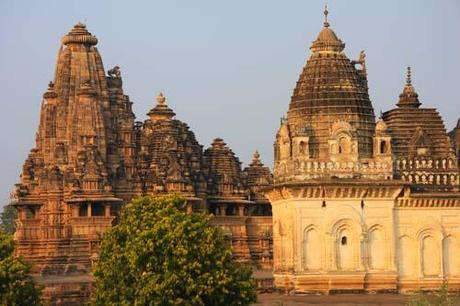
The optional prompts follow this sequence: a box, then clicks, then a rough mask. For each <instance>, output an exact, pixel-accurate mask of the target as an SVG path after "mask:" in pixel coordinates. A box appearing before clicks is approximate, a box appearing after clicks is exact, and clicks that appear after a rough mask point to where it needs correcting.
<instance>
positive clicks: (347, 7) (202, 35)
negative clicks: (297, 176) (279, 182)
mask: <svg viewBox="0 0 460 306" xmlns="http://www.w3.org/2000/svg"><path fill="white" fill-rule="evenodd" d="M323 5H324V1H320V0H286V1H280V0H276V1H275V0H272V1H270V0H250V1H249V0H245V1H243V0H233V1H216V0H208V1H204V0H194V1H185V0H184V1H174V0H170V1H126V0H124V1H114V0H111V1H94V0H93V1H84V0H77V1H68V0H66V1H62V0H60V1H45V0H40V1H38V0H36V1H22V0H10V1H7V0H0V67H1V68H0V93H1V102H0V103H1V112H0V131H1V132H0V144H1V149H0V206H1V204H2V203H5V202H6V201H7V199H8V195H9V192H10V191H11V190H12V188H13V184H14V183H15V182H17V181H18V177H19V173H20V170H21V166H22V163H23V161H24V159H25V158H26V155H27V153H28V151H29V150H30V149H31V148H32V146H33V144H34V137H35V132H36V128H37V124H38V118H39V107H40V103H41V95H42V94H43V92H44V91H45V89H46V87H47V84H48V82H49V80H51V79H52V78H53V74H54V65H55V60H56V56H57V50H58V48H59V44H60V39H61V37H62V36H63V35H64V34H65V33H67V32H68V31H69V30H70V28H71V27H72V26H73V25H74V24H75V23H76V22H78V21H84V22H86V24H87V27H88V29H89V31H90V32H92V33H93V34H94V35H96V36H97V37H98V39H99V44H98V48H99V51H100V52H101V54H102V58H103V61H104V66H105V69H106V70H107V69H109V68H112V67H113V66H114V65H119V66H120V67H121V69H122V76H123V80H124V90H125V93H126V94H128V95H130V97H131V100H132V101H133V102H134V111H135V113H136V115H137V120H144V119H145V118H146V116H145V113H147V111H148V110H149V109H150V108H151V107H152V106H153V104H154V97H155V96H156V94H157V93H158V92H159V91H160V90H161V91H164V93H165V95H166V96H167V98H168V103H169V105H170V106H171V107H172V108H173V109H174V111H175V112H176V113H177V118H178V119H180V120H183V121H185V122H187V123H188V124H189V125H190V127H191V128H192V130H193V131H194V132H195V134H196V136H197V138H198V140H199V141H200V143H201V144H203V145H204V146H205V147H207V146H209V144H210V143H211V141H212V139H213V138H215V137H222V138H223V139H224V140H225V141H226V142H227V143H228V144H229V145H230V147H231V148H232V149H233V150H234V151H235V153H236V154H237V155H238V156H239V157H240V159H241V161H243V162H244V163H245V164H246V163H247V162H249V161H250V160H251V155H252V153H253V151H254V150H255V149H259V150H260V152H261V155H262V158H263V160H264V162H265V163H266V164H268V165H270V166H271V164H272V159H273V157H272V155H273V152H272V151H273V150H272V148H273V139H274V135H275V132H276V129H277V127H278V123H279V118H280V117H281V116H282V115H283V114H284V113H285V111H286V110H287V107H288V104H289V100H290V96H291V93H292V89H293V88H294V85H295V82H296V80H297V77H298V75H299V73H300V71H301V69H302V66H303V65H304V62H305V60H306V58H307V57H308V55H309V49H308V48H309V47H310V44H311V42H312V41H313V40H314V39H315V38H316V35H317V34H318V32H319V31H320V29H321V27H322V22H323V15H322V11H323ZM329 12H330V15H329V20H330V23H331V27H332V29H334V30H335V32H336V33H337V35H338V36H339V37H340V38H341V39H342V40H343V41H344V42H345V43H346V49H345V52H346V54H347V55H348V56H349V57H350V58H357V57H358V54H359V51H360V50H363V49H364V50H365V51H366V54H367V67H368V73H369V87H370V95H371V99H372V102H373V105H374V108H375V112H376V114H378V113H379V111H380V110H381V109H382V110H388V109H390V108H392V107H394V104H395V103H396V102H397V98H398V95H399V93H400V92H401V89H402V86H403V84H404V73H405V67H406V66H407V65H411V66H412V69H413V84H414V86H415V88H416V89H417V91H418V93H419V95H420V99H421V102H422V103H423V105H424V106H426V107H436V108H438V110H439V111H440V113H441V114H442V116H443V118H444V120H445V123H446V126H447V128H448V129H449V130H451V129H452V128H453V126H454V124H455V122H456V120H457V118H458V117H459V116H460V111H459V105H460V103H459V102H460V98H459V88H460V82H459V75H460V59H459V57H460V35H459V29H460V1H459V0H438V1H435V0H423V1H422V0H404V1H402V0H386V1H370V0H360V1H358V0H329Z"/></svg>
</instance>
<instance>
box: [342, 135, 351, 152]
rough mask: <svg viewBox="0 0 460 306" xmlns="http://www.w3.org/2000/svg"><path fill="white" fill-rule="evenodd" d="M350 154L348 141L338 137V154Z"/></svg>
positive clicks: (346, 138) (345, 138)
mask: <svg viewBox="0 0 460 306" xmlns="http://www.w3.org/2000/svg"><path fill="white" fill-rule="evenodd" d="M348 153H350V140H349V139H348V137H340V139H339V154H348Z"/></svg>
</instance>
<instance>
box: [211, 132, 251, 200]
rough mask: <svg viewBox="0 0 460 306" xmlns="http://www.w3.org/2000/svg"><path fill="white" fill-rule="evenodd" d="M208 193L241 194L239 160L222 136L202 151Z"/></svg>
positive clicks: (220, 194) (242, 190) (221, 194)
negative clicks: (206, 172)
mask: <svg viewBox="0 0 460 306" xmlns="http://www.w3.org/2000/svg"><path fill="white" fill-rule="evenodd" d="M204 160H205V165H206V167H207V169H208V178H209V184H208V188H209V189H210V190H209V191H210V194H212V195H217V196H225V195H232V194H233V195H234V194H243V193H244V189H243V177H242V171H241V162H240V161H239V159H238V157H236V156H235V153H233V151H232V150H231V149H230V148H229V147H228V146H227V144H226V143H225V142H224V141H223V139H222V138H216V139H214V141H213V142H212V144H211V147H209V148H207V149H206V150H205V151H204Z"/></svg>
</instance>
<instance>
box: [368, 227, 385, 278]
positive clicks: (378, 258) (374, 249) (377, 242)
mask: <svg viewBox="0 0 460 306" xmlns="http://www.w3.org/2000/svg"><path fill="white" fill-rule="evenodd" d="M369 238H370V239H369V244H370V266H371V268H372V269H376V270H381V269H384V268H385V252H386V248H385V240H384V235H383V232H382V230H380V229H378V228H377V229H374V230H373V231H372V232H371V234H370V237H369Z"/></svg>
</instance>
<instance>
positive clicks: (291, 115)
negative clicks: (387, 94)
mask: <svg viewBox="0 0 460 306" xmlns="http://www.w3.org/2000/svg"><path fill="white" fill-rule="evenodd" d="M344 47H345V44H344V43H343V42H342V41H341V40H340V39H339V38H338V37H337V35H336V34H335V32H334V31H333V30H332V29H331V28H330V27H329V23H328V22H327V21H326V22H325V24H324V28H323V29H322V30H321V32H320V33H319V35H318V38H317V39H316V40H315V41H314V42H313V44H312V46H311V48H310V49H311V51H312V54H311V56H310V58H309V59H308V60H307V63H306V64H305V66H304V68H303V71H302V73H301V74H300V76H299V80H298V81H297V84H296V87H295V89H294V92H293V95H292V97H291V103H290V105H289V112H288V124H289V125H291V126H292V125H294V126H296V127H298V128H296V129H294V131H295V133H307V134H309V136H310V141H311V142H312V147H313V148H315V147H316V148H319V149H318V150H317V151H316V152H314V156H317V157H319V158H322V157H327V155H328V151H329V147H328V138H329V137H330V128H331V126H332V125H333V123H334V122H336V121H347V122H349V123H350V125H351V126H352V127H353V128H354V129H355V130H356V131H357V135H358V138H359V141H358V142H359V145H358V146H359V147H358V151H359V153H360V155H364V156H366V155H370V154H372V137H373V134H374V130H375V117H374V110H373V108H372V104H371V101H370V99H369V94H368V88H367V76H366V69H365V60H364V57H365V55H364V53H361V55H360V59H359V60H357V61H350V60H349V59H348V58H347V56H346V55H345V54H344V53H343V49H344ZM357 64H360V66H361V67H360V68H362V69H357V68H356V67H355V65H357Z"/></svg>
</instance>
